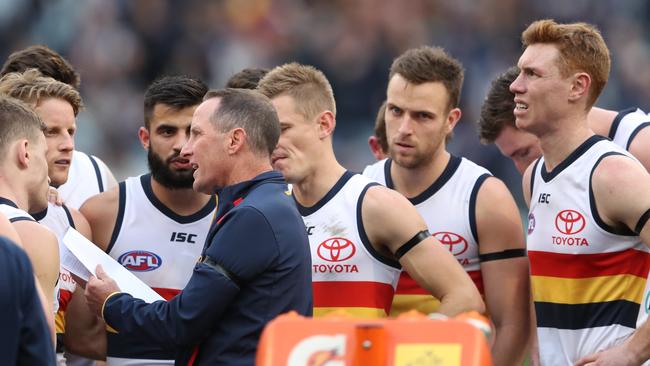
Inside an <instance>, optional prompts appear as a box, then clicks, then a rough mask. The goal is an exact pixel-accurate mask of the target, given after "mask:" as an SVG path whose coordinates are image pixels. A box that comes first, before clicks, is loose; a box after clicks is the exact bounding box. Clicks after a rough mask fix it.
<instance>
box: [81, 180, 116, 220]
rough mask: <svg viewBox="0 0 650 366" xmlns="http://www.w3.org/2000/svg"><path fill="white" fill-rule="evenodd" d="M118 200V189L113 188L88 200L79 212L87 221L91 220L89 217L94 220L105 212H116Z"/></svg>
mask: <svg viewBox="0 0 650 366" xmlns="http://www.w3.org/2000/svg"><path fill="white" fill-rule="evenodd" d="M119 199H120V187H114V188H112V189H110V190H108V191H106V192H102V193H99V194H96V195H94V196H92V197H90V198H88V199H87V200H86V202H84V204H83V205H82V206H81V207H80V208H79V211H80V212H81V213H82V214H83V215H84V216H85V217H86V218H88V220H91V217H92V218H94V217H96V216H97V215H102V213H105V212H107V211H108V212H110V211H117V206H118V204H119Z"/></svg>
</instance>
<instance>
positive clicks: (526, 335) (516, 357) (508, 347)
mask: <svg viewBox="0 0 650 366" xmlns="http://www.w3.org/2000/svg"><path fill="white" fill-rule="evenodd" d="M522 324H523V323H522ZM530 338H531V337H530V329H529V327H528V326H521V325H518V324H508V325H502V326H497V327H495V338H494V344H493V345H492V355H493V362H494V364H495V365H523V363H524V359H525V358H526V355H527V354H529V352H530Z"/></svg>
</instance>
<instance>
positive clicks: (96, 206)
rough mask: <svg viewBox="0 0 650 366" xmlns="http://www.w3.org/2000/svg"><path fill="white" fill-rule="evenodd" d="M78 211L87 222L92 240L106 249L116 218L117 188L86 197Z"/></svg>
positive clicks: (117, 209) (117, 204) (117, 205)
mask: <svg viewBox="0 0 650 366" xmlns="http://www.w3.org/2000/svg"><path fill="white" fill-rule="evenodd" d="M79 211H80V213H81V215H83V217H84V218H85V219H86V221H87V222H88V224H89V227H90V229H89V232H90V233H91V234H92V235H91V237H92V242H93V243H95V245H97V246H98V247H100V248H101V249H102V250H104V251H106V249H107V248H108V244H109V242H110V240H111V235H112V234H113V229H114V227H115V224H116V220H117V219H118V211H119V190H118V188H115V189H113V190H111V191H108V192H104V193H101V194H99V195H96V196H94V197H92V198H90V199H88V200H87V201H86V202H85V203H84V204H83V206H81V208H80V209H79Z"/></svg>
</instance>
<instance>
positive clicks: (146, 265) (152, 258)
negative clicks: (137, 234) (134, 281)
mask: <svg viewBox="0 0 650 366" xmlns="http://www.w3.org/2000/svg"><path fill="white" fill-rule="evenodd" d="M117 261H118V262H120V264H121V265H123V266H124V267H126V269H128V270H131V271H136V272H148V271H153V270H154V269H156V268H158V267H160V265H161V264H162V259H160V257H159V256H158V255H157V254H155V253H152V252H147V251H145V250H134V251H131V252H126V253H124V254H122V255H121V256H120V257H119V258H118V259H117Z"/></svg>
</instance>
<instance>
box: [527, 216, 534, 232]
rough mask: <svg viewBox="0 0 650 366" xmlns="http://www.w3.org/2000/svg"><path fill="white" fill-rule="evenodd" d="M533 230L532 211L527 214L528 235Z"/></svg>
mask: <svg viewBox="0 0 650 366" xmlns="http://www.w3.org/2000/svg"><path fill="white" fill-rule="evenodd" d="M533 231H535V215H533V213H532V212H531V213H529V214H528V235H530V234H532V233H533Z"/></svg>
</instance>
